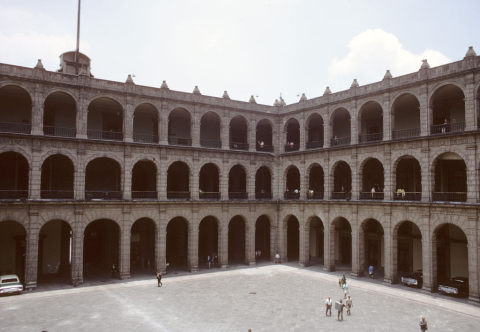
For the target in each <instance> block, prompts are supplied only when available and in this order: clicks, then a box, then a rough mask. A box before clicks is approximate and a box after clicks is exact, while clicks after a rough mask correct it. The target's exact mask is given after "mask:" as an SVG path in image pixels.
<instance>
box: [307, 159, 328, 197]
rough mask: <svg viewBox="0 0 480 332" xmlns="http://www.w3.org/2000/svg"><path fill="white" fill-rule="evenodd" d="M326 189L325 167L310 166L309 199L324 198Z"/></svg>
mask: <svg viewBox="0 0 480 332" xmlns="http://www.w3.org/2000/svg"><path fill="white" fill-rule="evenodd" d="M324 189H325V186H324V173H323V167H322V166H320V165H314V166H313V167H312V168H310V173H309V179H308V193H307V199H323V195H324Z"/></svg>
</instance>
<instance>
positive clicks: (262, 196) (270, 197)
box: [255, 192, 273, 199]
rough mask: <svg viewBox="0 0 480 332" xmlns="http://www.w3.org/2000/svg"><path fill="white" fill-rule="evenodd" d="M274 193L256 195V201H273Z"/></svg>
mask: <svg viewBox="0 0 480 332" xmlns="http://www.w3.org/2000/svg"><path fill="white" fill-rule="evenodd" d="M272 197H273V196H272V193H263V192H259V193H255V199H272Z"/></svg>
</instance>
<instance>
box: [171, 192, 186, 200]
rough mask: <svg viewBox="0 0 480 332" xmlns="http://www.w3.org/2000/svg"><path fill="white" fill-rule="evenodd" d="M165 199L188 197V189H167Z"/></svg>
mask: <svg viewBox="0 0 480 332" xmlns="http://www.w3.org/2000/svg"><path fill="white" fill-rule="evenodd" d="M167 199H190V192H189V191H167Z"/></svg>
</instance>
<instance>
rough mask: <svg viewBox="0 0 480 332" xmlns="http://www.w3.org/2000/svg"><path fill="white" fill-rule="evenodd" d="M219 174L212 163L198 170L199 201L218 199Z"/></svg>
mask: <svg viewBox="0 0 480 332" xmlns="http://www.w3.org/2000/svg"><path fill="white" fill-rule="evenodd" d="M219 178H220V176H219V172H218V167H217V166H216V165H214V164H212V163H208V164H205V165H203V166H202V168H201V169H200V179H199V186H200V198H201V199H219V198H220V187H219Z"/></svg>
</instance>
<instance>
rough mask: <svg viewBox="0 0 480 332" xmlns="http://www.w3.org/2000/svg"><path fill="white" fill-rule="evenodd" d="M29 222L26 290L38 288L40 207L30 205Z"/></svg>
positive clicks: (26, 251)
mask: <svg viewBox="0 0 480 332" xmlns="http://www.w3.org/2000/svg"><path fill="white" fill-rule="evenodd" d="M28 216H29V222H28V228H27V236H26V245H25V290H34V289H36V288H37V274H38V240H39V232H40V227H39V226H38V223H37V220H38V209H37V207H30V211H28Z"/></svg>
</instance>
